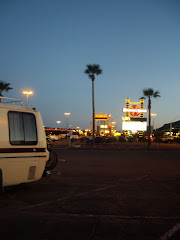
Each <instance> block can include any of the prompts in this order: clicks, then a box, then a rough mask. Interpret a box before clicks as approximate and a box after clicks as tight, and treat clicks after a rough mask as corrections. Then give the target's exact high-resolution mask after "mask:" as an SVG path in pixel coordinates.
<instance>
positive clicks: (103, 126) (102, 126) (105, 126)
mask: <svg viewBox="0 0 180 240" xmlns="http://www.w3.org/2000/svg"><path fill="white" fill-rule="evenodd" d="M100 128H108V126H107V125H100Z"/></svg>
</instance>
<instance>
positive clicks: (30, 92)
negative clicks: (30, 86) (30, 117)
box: [23, 91, 33, 106]
mask: <svg viewBox="0 0 180 240" xmlns="http://www.w3.org/2000/svg"><path fill="white" fill-rule="evenodd" d="M23 94H26V95H27V98H26V106H27V105H28V95H29V94H33V92H32V91H24V92H23Z"/></svg>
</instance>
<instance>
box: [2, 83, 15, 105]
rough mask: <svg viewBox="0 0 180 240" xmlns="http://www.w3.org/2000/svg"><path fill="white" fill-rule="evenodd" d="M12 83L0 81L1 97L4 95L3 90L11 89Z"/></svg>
mask: <svg viewBox="0 0 180 240" xmlns="http://www.w3.org/2000/svg"><path fill="white" fill-rule="evenodd" d="M9 85H10V83H5V82H3V81H0V97H3V95H2V92H3V91H6V92H8V91H9V90H11V89H12V88H11V87H9ZM0 102H1V98H0Z"/></svg>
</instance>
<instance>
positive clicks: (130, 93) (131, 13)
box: [0, 0, 180, 130]
mask: <svg viewBox="0 0 180 240" xmlns="http://www.w3.org/2000/svg"><path fill="white" fill-rule="evenodd" d="M0 16H1V21H0V33H1V38H0V53H1V54H0V80H3V81H5V82H8V83H11V87H13V90H11V91H9V92H8V93H5V94H4V95H5V96H7V97H12V98H18V99H23V101H24V103H25V102H26V96H25V95H23V94H22V91H23V90H32V91H34V95H32V96H30V97H29V106H30V107H36V108H37V109H38V110H39V111H40V112H41V115H42V118H43V122H44V125H45V126H50V127H57V124H56V121H57V120H60V121H61V124H60V127H62V128H64V127H65V126H66V118H65V115H64V113H65V112H70V113H71V115H70V117H69V124H71V125H72V127H73V128H76V127H77V126H79V127H80V128H81V129H85V128H89V123H90V122H91V121H92V95H91V80H90V79H89V78H88V76H87V75H86V74H84V70H85V68H86V64H99V65H100V66H101V68H102V70H103V74H102V75H98V76H97V77H96V80H95V112H96V113H100V112H103V113H111V114H112V116H113V117H114V121H116V123H117V129H119V130H121V125H122V121H121V117H122V116H124V115H125V114H123V113H122V108H123V107H125V98H127V97H128V98H130V100H131V101H134V102H137V101H139V98H140V97H142V89H144V88H153V89H154V90H159V91H160V94H161V98H158V99H153V100H152V112H153V113H156V114H157V116H156V117H155V127H156V128H157V127H161V126H162V125H163V124H165V123H168V122H170V121H177V120H180V107H179V102H180V101H179V100H180V1H179V0H91V1H88V0H0ZM145 107H147V100H145Z"/></svg>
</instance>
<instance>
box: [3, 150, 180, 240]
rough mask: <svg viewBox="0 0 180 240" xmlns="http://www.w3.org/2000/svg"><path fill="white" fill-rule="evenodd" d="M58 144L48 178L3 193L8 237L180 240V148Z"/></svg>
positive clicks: (5, 235)
mask: <svg viewBox="0 0 180 240" xmlns="http://www.w3.org/2000/svg"><path fill="white" fill-rule="evenodd" d="M56 151H57V154H58V159H59V161H58V165H57V166H56V168H55V169H54V170H52V174H51V176H50V177H49V178H48V179H45V178H42V179H41V180H40V181H38V182H34V183H29V184H23V185H20V186H15V187H12V188H7V189H5V193H4V194H2V195H0V203H1V204H0V212H1V214H0V222H1V227H0V234H1V236H3V238H2V239H44V240H45V239H63V240H64V239H65V240H66V239H73V240H74V239H77V240H81V239H85V240H86V239H88V240H90V239H94V240H103V239H105V240H106V239H112V240H113V239H118V240H119V239H122V240H135V239H138V240H154V239H160V240H165V239H172V240H175V239H177V240H178V239H180V233H179V232H180V224H179V223H180V207H179V206H180V160H179V154H180V152H179V151H175V150H174V151H172V150H171V151H168V150H167V151H140V150H139V151H136V150H134V151H129V150H125V151H110V150H106V151H103V150H68V149H64V150H63V149H59V148H56Z"/></svg>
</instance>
